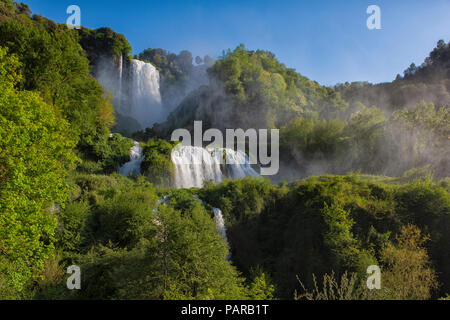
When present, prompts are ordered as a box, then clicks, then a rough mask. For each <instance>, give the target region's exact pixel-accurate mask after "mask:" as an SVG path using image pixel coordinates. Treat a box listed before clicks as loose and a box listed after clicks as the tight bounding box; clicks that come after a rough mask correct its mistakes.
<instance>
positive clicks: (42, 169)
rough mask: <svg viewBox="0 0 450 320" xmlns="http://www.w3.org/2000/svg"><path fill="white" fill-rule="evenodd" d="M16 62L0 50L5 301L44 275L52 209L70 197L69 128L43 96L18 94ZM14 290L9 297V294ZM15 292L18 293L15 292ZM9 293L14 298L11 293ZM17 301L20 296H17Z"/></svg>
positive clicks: (0, 248) (0, 263)
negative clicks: (68, 171)
mask: <svg viewBox="0 0 450 320" xmlns="http://www.w3.org/2000/svg"><path fill="white" fill-rule="evenodd" d="M19 66H20V64H19V62H18V59H17V57H16V56H13V55H8V53H7V50H6V49H4V48H1V47H0V181H1V184H0V283H1V285H0V297H3V298H5V294H8V295H7V296H6V297H10V296H9V295H10V294H11V292H12V291H13V292H15V293H16V295H19V294H21V293H22V292H23V290H24V287H25V285H26V284H27V282H29V281H30V280H31V279H32V278H33V277H36V276H37V275H38V273H39V272H40V271H41V270H42V268H43V264H44V260H45V259H46V258H48V257H49V255H50V254H51V252H52V249H53V242H54V233H55V227H56V220H55V216H54V215H53V214H52V210H51V209H50V208H51V207H52V206H53V204H54V203H55V202H57V203H60V204H63V203H64V202H65V200H66V197H67V195H68V186H67V184H66V182H65V180H64V179H65V176H66V174H67V170H68V169H69V168H70V167H71V166H72V165H73V163H74V161H75V156H74V154H73V153H72V149H73V148H74V147H75V144H76V142H75V141H74V140H72V139H71V138H70V137H69V134H68V131H69V125H68V123H67V122H66V121H65V120H63V119H61V118H60V117H58V116H57V115H56V114H55V110H54V109H53V108H52V107H51V106H49V105H48V104H46V103H44V102H43V101H42V99H41V98H40V97H39V95H38V94H37V93H34V92H29V91H18V90H17V89H15V88H14V86H15V85H16V84H17V83H18V81H19V80H20V78H21V76H20V74H19V73H18V72H17V70H18V68H19ZM8 290H9V291H8ZM11 290H12V291H11ZM5 292H9V293H5ZM15 297H17V296H15Z"/></svg>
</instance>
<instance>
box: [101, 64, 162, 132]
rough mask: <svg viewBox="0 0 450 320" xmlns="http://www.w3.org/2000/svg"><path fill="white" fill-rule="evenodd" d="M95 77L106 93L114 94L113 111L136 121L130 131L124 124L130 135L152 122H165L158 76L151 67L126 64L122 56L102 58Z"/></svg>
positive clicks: (149, 65) (126, 124)
mask: <svg viewBox="0 0 450 320" xmlns="http://www.w3.org/2000/svg"><path fill="white" fill-rule="evenodd" d="M94 75H95V78H96V79H97V80H98V82H99V83H100V84H101V85H102V86H103V88H104V89H105V91H109V92H111V93H112V94H113V96H114V108H115V111H116V112H117V113H118V114H120V115H121V116H123V117H127V118H131V119H133V120H135V121H134V123H133V126H132V127H129V126H130V125H129V123H124V125H125V126H126V128H127V130H129V131H130V132H135V131H138V130H141V129H145V128H147V127H152V126H153V124H154V123H155V122H159V123H160V122H163V121H164V120H165V119H166V117H167V114H166V112H164V108H163V105H162V101H161V94H160V77H159V72H158V70H157V69H156V68H155V67H154V66H153V65H151V64H150V63H146V62H143V61H139V60H131V61H129V62H128V60H126V57H123V56H118V57H116V58H111V57H103V58H101V59H99V60H98V62H97V64H96V65H95V67H94ZM119 121H120V120H119ZM119 124H120V123H119Z"/></svg>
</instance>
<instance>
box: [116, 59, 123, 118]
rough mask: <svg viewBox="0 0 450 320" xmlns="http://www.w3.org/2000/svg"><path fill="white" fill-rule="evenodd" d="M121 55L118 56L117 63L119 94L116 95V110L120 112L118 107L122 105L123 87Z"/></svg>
mask: <svg viewBox="0 0 450 320" xmlns="http://www.w3.org/2000/svg"><path fill="white" fill-rule="evenodd" d="M122 82H123V55H120V61H119V93H118V99H117V100H118V102H117V104H118V108H119V110H120V107H121V105H122V87H123V84H122Z"/></svg>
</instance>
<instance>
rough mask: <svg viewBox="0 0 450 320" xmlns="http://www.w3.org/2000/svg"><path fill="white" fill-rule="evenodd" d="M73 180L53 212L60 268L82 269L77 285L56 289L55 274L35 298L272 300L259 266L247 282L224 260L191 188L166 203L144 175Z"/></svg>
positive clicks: (207, 211) (59, 284)
mask: <svg viewBox="0 0 450 320" xmlns="http://www.w3.org/2000/svg"><path fill="white" fill-rule="evenodd" d="M74 178H75V179H74V183H75V185H76V187H77V188H76V189H77V190H78V191H77V192H75V193H74V197H73V199H72V201H71V202H70V203H69V204H68V205H67V206H66V207H65V208H64V209H63V210H61V211H59V212H58V218H59V222H60V227H59V229H58V233H57V239H58V242H57V244H58V246H57V249H58V250H62V252H63V257H64V259H63V260H62V261H61V262H62V263H63V265H66V264H72V263H76V264H78V265H80V267H81V268H82V270H83V282H82V288H83V290H81V291H79V292H77V293H76V294H74V295H71V293H70V292H69V291H68V290H66V291H63V290H62V288H64V285H65V283H64V279H62V278H61V277H58V276H56V277H55V276H54V277H53V279H55V281H54V282H50V283H47V284H46V286H42V287H40V288H39V289H38V290H37V291H36V292H37V296H36V297H38V298H52V299H54V298H74V299H88V298H92V299H113V298H116V299H117V298H118V299H245V298H251V297H266V298H270V297H271V295H272V293H273V287H272V285H271V284H270V279H268V278H267V277H266V276H265V274H264V273H263V272H261V271H259V272H257V273H256V272H255V273H254V277H252V278H251V279H253V280H252V281H250V283H249V285H248V286H246V285H245V283H244V279H242V278H241V277H240V276H239V273H238V272H237V270H236V268H235V267H233V266H232V265H231V263H230V262H228V261H227V260H226V257H227V255H228V248H227V244H226V243H225V242H224V241H223V240H222V239H221V238H220V235H219V234H218V232H217V230H216V225H215V222H214V219H213V217H212V210H211V208H210V207H206V206H204V205H202V203H201V202H200V200H199V199H197V198H195V197H194V196H193V195H192V194H190V193H189V192H187V191H184V190H180V191H173V192H171V193H170V195H169V198H168V200H167V206H166V204H160V205H159V206H157V204H156V202H157V200H158V198H159V196H158V192H157V190H155V189H154V188H153V186H152V185H151V184H149V183H148V182H145V180H144V179H138V180H136V181H132V180H130V179H128V178H125V177H121V176H92V175H90V176H88V175H77V176H75V177H74ZM155 208H157V209H156V210H155ZM61 270H62V269H60V270H59V271H58V270H55V271H54V272H56V273H58V272H59V273H60V272H62V271H61ZM47 273H50V271H47ZM58 295H61V296H58Z"/></svg>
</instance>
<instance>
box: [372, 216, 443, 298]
mask: <svg viewBox="0 0 450 320" xmlns="http://www.w3.org/2000/svg"><path fill="white" fill-rule="evenodd" d="M428 240H429V238H428V237H427V236H423V235H422V234H421V231H420V229H419V228H417V227H416V226H413V225H407V226H403V227H402V228H401V232H400V234H399V235H398V236H397V237H396V243H389V244H388V245H387V246H386V247H384V248H383V250H382V252H381V254H380V255H381V262H382V263H383V265H384V270H383V269H382V283H381V286H382V291H381V297H382V298H383V299H398V300H427V299H430V298H431V294H432V292H433V290H435V289H437V288H438V283H437V276H436V273H435V271H434V270H433V268H432V267H431V263H430V260H429V257H428V253H427V250H426V249H425V248H424V244H425V242H426V241H428Z"/></svg>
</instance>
